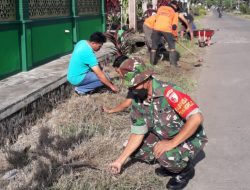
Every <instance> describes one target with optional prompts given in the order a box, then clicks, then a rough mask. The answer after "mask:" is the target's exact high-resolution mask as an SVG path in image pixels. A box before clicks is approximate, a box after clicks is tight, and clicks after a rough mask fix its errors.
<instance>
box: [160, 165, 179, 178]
mask: <svg viewBox="0 0 250 190" xmlns="http://www.w3.org/2000/svg"><path fill="white" fill-rule="evenodd" d="M155 174H156V175H158V176H160V177H167V176H174V175H175V173H172V172H170V171H168V170H167V169H166V168H165V167H163V166H160V167H159V168H156V169H155Z"/></svg>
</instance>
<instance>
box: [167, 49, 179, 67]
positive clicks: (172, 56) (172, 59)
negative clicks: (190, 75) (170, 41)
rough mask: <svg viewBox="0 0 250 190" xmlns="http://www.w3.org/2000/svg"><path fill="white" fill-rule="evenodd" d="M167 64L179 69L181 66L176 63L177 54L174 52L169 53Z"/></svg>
mask: <svg viewBox="0 0 250 190" xmlns="http://www.w3.org/2000/svg"><path fill="white" fill-rule="evenodd" d="M169 62H170V65H171V66H175V67H181V65H180V64H179V63H178V62H177V53H176V51H170V52H169Z"/></svg>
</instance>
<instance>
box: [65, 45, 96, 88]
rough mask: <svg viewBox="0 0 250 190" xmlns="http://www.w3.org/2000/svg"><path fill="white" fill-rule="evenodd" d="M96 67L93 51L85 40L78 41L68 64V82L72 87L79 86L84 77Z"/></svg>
mask: <svg viewBox="0 0 250 190" xmlns="http://www.w3.org/2000/svg"><path fill="white" fill-rule="evenodd" d="M96 65H98V61H97V58H96V56H95V53H94V50H93V49H92V48H91V47H90V45H89V44H88V42H87V41H86V40H81V41H79V42H78V43H77V44H76V46H75V48H74V51H73V53H72V56H71V59H70V62H69V67H68V73H67V79H68V81H69V82H70V83H71V84H72V85H78V84H80V83H81V82H82V80H83V79H84V77H85V75H86V74H87V73H88V72H89V71H91V68H92V67H94V66H96Z"/></svg>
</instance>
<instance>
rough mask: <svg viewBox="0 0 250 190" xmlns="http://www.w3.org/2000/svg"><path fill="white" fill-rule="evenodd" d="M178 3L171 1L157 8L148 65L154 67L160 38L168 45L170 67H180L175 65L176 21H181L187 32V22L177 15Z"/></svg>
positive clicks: (180, 15)
mask: <svg viewBox="0 0 250 190" xmlns="http://www.w3.org/2000/svg"><path fill="white" fill-rule="evenodd" d="M178 8H179V6H178V2H177V1H175V0H173V1H171V2H170V3H169V4H166V5H164V6H161V7H159V9H158V11H157V14H156V20H155V23H154V28H153V32H152V37H151V38H152V50H151V53H150V63H151V64H152V65H156V63H157V60H156V51H157V48H158V45H159V43H160V39H161V37H164V39H165V40H166V41H167V43H168V49H169V61H170V65H173V66H180V65H179V64H178V63H177V53H176V50H175V41H176V39H177V37H178V28H177V27H178V19H181V20H182V21H183V22H184V23H185V24H186V26H187V30H189V26H188V22H187V20H186V19H185V18H184V16H183V15H182V14H178Z"/></svg>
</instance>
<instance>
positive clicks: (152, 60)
mask: <svg viewBox="0 0 250 190" xmlns="http://www.w3.org/2000/svg"><path fill="white" fill-rule="evenodd" d="M150 63H151V65H156V51H151V52H150Z"/></svg>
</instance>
